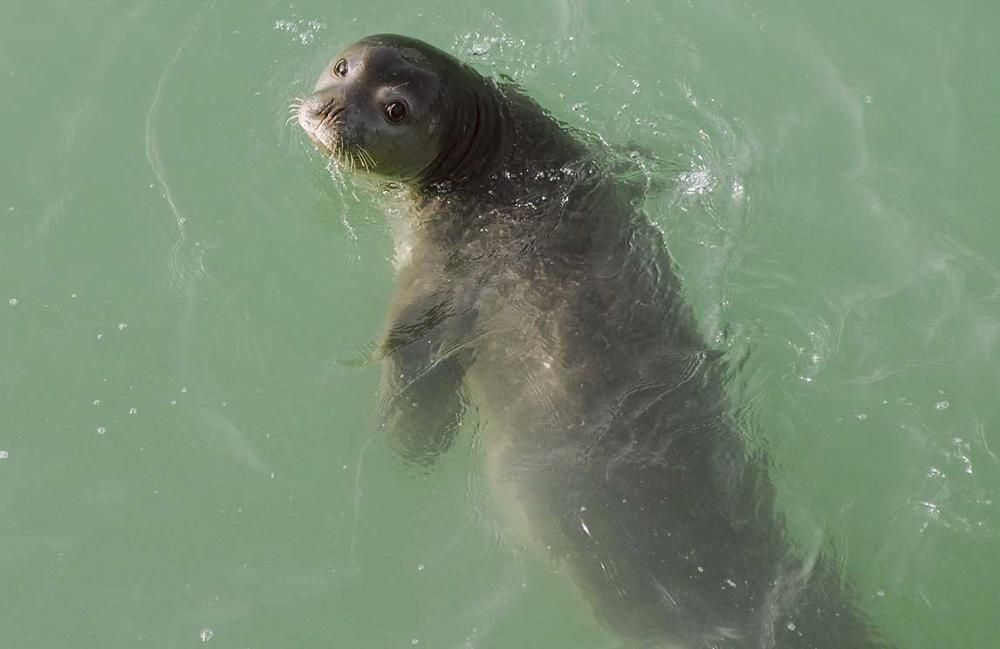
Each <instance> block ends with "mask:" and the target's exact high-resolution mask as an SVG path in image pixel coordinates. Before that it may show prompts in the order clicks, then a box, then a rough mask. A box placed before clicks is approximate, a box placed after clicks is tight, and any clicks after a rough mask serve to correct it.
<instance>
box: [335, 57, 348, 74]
mask: <svg viewBox="0 0 1000 649" xmlns="http://www.w3.org/2000/svg"><path fill="white" fill-rule="evenodd" d="M346 74H347V59H340V60H339V61H337V62H336V63H334V64H333V76H335V77H343V76H345V75H346Z"/></svg>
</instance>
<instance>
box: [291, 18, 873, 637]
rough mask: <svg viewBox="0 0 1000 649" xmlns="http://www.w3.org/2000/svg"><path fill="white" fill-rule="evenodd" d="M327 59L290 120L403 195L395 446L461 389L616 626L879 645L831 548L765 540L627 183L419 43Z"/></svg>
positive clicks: (391, 42)
mask: <svg viewBox="0 0 1000 649" xmlns="http://www.w3.org/2000/svg"><path fill="white" fill-rule="evenodd" d="M341 58H342V59H343V61H344V67H343V68H342V70H343V69H347V68H348V67H349V69H350V70H353V71H354V75H355V76H354V77H353V78H351V76H350V72H348V73H347V74H346V75H344V76H343V78H335V75H333V76H331V75H330V74H328V73H324V76H323V77H321V79H320V82H319V83H318V84H317V87H316V91H315V94H314V95H312V96H311V97H309V98H307V99H306V101H305V102H304V103H303V107H302V108H301V109H300V120H301V121H302V123H303V127H304V128H305V129H306V130H307V132H309V133H310V136H311V137H312V138H313V139H314V140H317V141H319V142H320V144H321V146H322V147H323V148H325V149H326V150H328V151H330V152H331V153H332V154H333V155H335V156H342V157H350V156H352V155H355V153H354V152H355V151H356V150H359V149H357V147H363V148H364V149H365V150H366V151H368V153H369V155H371V156H372V157H373V160H372V162H373V163H374V164H373V165H372V167H371V169H372V171H373V172H374V173H375V174H382V175H384V176H385V177H387V178H391V179H394V180H397V181H401V182H403V183H404V184H405V185H406V186H407V187H408V191H409V196H410V198H411V200H412V205H411V210H410V215H409V226H410V229H411V230H412V240H411V241H410V242H409V245H410V256H409V258H408V260H407V261H406V263H405V264H403V265H402V267H401V268H400V269H399V276H398V285H397V288H396V292H395V295H394V297H393V299H392V302H391V305H390V310H389V318H388V327H387V334H386V336H385V339H384V342H383V343H382V345H381V348H380V354H381V357H382V361H383V363H384V372H383V385H382V390H383V395H384V397H383V407H382V412H381V414H382V420H381V421H382V425H383V426H384V427H385V430H386V431H387V432H388V434H389V436H390V439H391V440H392V443H393V444H394V446H395V447H396V448H397V449H398V450H399V452H400V453H401V454H403V456H404V457H406V458H407V459H409V460H410V461H412V462H414V463H417V464H421V465H429V464H431V463H432V462H433V461H434V459H435V457H437V456H438V455H439V454H440V453H442V452H444V451H445V450H446V449H447V448H448V447H449V445H450V444H451V443H452V441H453V439H454V437H455V434H456V431H457V430H458V427H459V423H460V422H461V419H462V416H463V412H464V410H465V409H466V408H467V407H469V406H470V405H471V407H472V408H475V409H476V411H477V412H478V415H479V418H480V424H481V425H480V429H479V431H478V434H479V435H481V436H482V438H483V439H482V445H483V448H484V455H485V464H486V467H487V471H488V473H489V477H490V484H491V485H492V487H493V490H494V493H495V495H496V497H497V500H498V502H500V503H501V504H502V505H503V507H504V509H505V511H507V513H508V514H509V519H510V521H511V522H512V524H514V525H517V526H518V527H520V528H521V533H522V534H523V536H524V538H525V539H526V540H527V541H528V542H529V543H531V544H533V545H535V546H536V547H538V548H541V549H542V551H543V552H547V553H549V554H550V555H551V557H552V558H553V559H554V560H555V561H557V562H559V563H560V564H561V565H562V566H564V567H565V568H567V569H568V572H569V573H570V574H571V575H572V577H573V580H574V581H575V583H576V584H577V585H578V586H579V587H580V588H581V589H582V592H583V593H584V594H585V596H586V598H587V599H588V601H589V602H590V603H591V604H592V605H593V608H594V611H595V613H596V614H597V615H598V617H600V618H601V619H602V620H603V621H604V622H605V624H606V625H607V626H608V627H609V628H611V629H612V630H614V631H615V632H616V633H618V634H619V635H621V636H622V637H623V638H625V639H626V640H627V641H628V642H630V643H632V644H635V645H637V646H641V647H667V646H669V647H688V648H692V649H693V648H709V647H719V648H722V647H734V648H735V647H739V648H751V647H754V648H757V647H781V648H784V649H791V648H803V649H805V648H814V649H846V648H853V649H861V648H876V647H886V646H887V645H886V644H884V643H883V642H882V641H881V640H879V639H878V638H877V636H876V635H875V634H874V633H873V632H872V630H871V629H870V627H869V624H868V622H867V621H866V619H865V617H864V616H863V615H862V614H861V613H860V612H859V611H858V610H857V608H856V607H855V605H854V604H853V600H852V597H851V595H850V593H849V592H848V589H847V588H846V587H845V586H844V585H843V584H842V582H841V579H840V577H839V575H838V574H837V570H836V569H835V566H834V564H833V563H832V562H831V561H829V560H827V559H825V558H823V557H822V556H813V557H810V558H808V559H804V558H803V557H801V556H799V555H798V554H797V553H796V552H795V550H794V549H793V548H792V545H791V544H790V542H789V541H788V540H787V539H786V538H785V534H784V531H783V526H782V524H781V521H780V518H779V517H778V516H777V515H776V513H775V511H774V503H773V501H774V498H773V493H772V487H771V484H770V482H769V480H768V477H767V475H766V471H765V461H764V458H763V457H761V456H760V455H759V454H753V453H751V452H750V450H749V449H748V447H747V446H746V444H745V443H744V441H743V439H742V438H741V436H740V434H739V433H738V431H737V430H736V429H735V427H734V425H733V422H732V421H731V419H730V417H729V416H728V415H727V408H726V404H725V397H724V395H723V390H722V379H723V376H722V375H723V373H724V372H726V368H725V366H724V363H723V361H722V359H721V358H720V357H719V355H718V354H717V353H714V352H712V351H711V350H709V349H708V348H707V347H706V345H705V344H704V342H703V340H702V339H701V337H700V335H699V333H698V331H697V329H696V327H695V323H694V319H693V318H692V316H691V313H690V311H689V309H688V307H687V306H686V305H685V303H684V301H683V299H682V296H681V293H680V283H679V281H678V278H677V276H676V275H675V273H674V271H673V268H672V265H671V261H670V259H669V257H668V254H667V252H666V249H665V247H664V242H663V238H662V236H661V234H660V232H659V231H658V230H657V229H656V228H654V227H653V226H652V225H651V224H650V223H649V221H648V220H647V218H646V216H645V215H644V214H643V212H642V206H641V203H642V198H643V187H642V186H641V184H640V183H635V182H629V181H628V180H626V179H625V178H624V177H623V176H622V174H619V173H616V169H615V163H614V161H613V158H612V157H609V156H608V155H606V153H601V152H600V151H598V150H597V148H595V147H593V146H590V145H588V144H587V142H586V139H585V138H584V137H583V136H581V135H579V134H574V133H573V132H572V131H571V130H570V129H568V128H566V127H564V126H563V125H561V124H559V123H558V122H557V121H556V120H555V119H553V118H552V117H551V116H550V115H548V114H547V113H546V112H545V111H544V110H542V109H541V108H540V107H539V106H538V105H537V104H535V103H534V102H533V101H532V100H531V99H529V98H528V97H526V96H525V95H524V94H523V93H521V92H520V91H519V90H518V89H516V88H515V87H513V85H511V84H507V83H501V82H495V81H493V80H491V79H487V78H484V77H482V76H480V75H479V74H478V73H477V72H475V71H474V70H472V69H471V68H469V67H467V66H465V65H464V64H462V63H461V62H459V61H457V60H456V59H454V58H453V57H451V56H450V55H448V54H446V53H444V52H442V51H440V50H437V49H435V48H433V47H431V46H429V45H427V44H425V43H422V42H420V41H417V40H413V39H410V38H405V37H401V36H392V35H378V36H373V37H369V38H366V39H364V40H362V41H360V42H359V43H357V44H355V45H352V46H351V47H349V48H348V49H347V50H345V53H344V54H343V55H342V56H341V57H340V58H338V59H337V61H340V59H341ZM393 89H400V90H399V92H410V93H412V95H411V96H410V97H405V96H401V97H396V95H394V93H395V92H397V90H393ZM390 101H406V102H409V103H412V104H414V107H413V108H412V109H410V110H411V113H409V115H412V119H411V120H410V122H409V123H408V124H399V125H391V124H388V125H387V123H383V122H385V121H386V120H384V119H383V120H382V121H381V122H380V121H379V120H380V119H382V111H383V110H384V108H383V105H387V104H386V102H390ZM334 104H336V105H340V106H342V107H343V108H342V110H341V112H340V113H339V115H340V116H341V118H342V119H341V120H340V121H337V120H334V121H333V122H330V121H329V120H328V121H327V123H326V125H325V126H323V127H322V128H321V127H318V126H317V123H318V122H317V119H318V116H319V115H320V114H321V112H317V111H321V109H323V108H324V107H326V109H329V107H330V106H331V105H334ZM358 106H360V108H358ZM352 120H353V121H352ZM323 128H327V129H331V130H332V131H333V132H332V133H327V132H324V131H323ZM407 128H408V129H410V130H409V131H405V132H404V130H403V129H407ZM379 138H383V139H384V140H385V141H383V142H379ZM331 142H332V143H334V144H335V145H336V146H333V147H330V146H328V145H329V143H331ZM338 147H339V148H338ZM407 147H411V148H412V147H415V148H416V149H418V150H408V149H407ZM373 149H377V150H378V153H375V151H373ZM394 156H398V157H394Z"/></svg>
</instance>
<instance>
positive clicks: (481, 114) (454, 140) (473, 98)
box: [413, 69, 512, 190]
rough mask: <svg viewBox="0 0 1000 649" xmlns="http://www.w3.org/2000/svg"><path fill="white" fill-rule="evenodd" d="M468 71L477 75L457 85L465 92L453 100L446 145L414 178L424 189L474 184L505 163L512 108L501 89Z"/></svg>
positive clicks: (508, 146) (447, 125)
mask: <svg viewBox="0 0 1000 649" xmlns="http://www.w3.org/2000/svg"><path fill="white" fill-rule="evenodd" d="M465 72H466V73H467V74H468V75H470V76H474V77H476V78H474V79H470V80H469V81H468V82H467V83H463V84H456V86H458V87H459V88H461V93H462V94H461V95H460V96H458V97H454V98H453V101H451V102H450V109H451V110H450V111H449V112H448V115H447V122H446V128H448V133H447V135H446V136H445V142H446V146H444V147H443V148H442V150H441V152H440V153H439V154H438V156H437V157H436V158H434V160H432V161H431V163H430V164H429V165H428V166H427V167H426V168H425V169H424V170H423V171H422V172H421V173H420V174H419V176H418V177H417V178H416V179H414V183H413V184H414V185H416V186H417V187H418V188H420V189H422V190H426V189H427V188H430V187H433V186H435V185H441V184H447V185H448V186H450V187H452V188H456V187H458V186H472V185H474V184H476V183H478V182H482V181H483V180H485V179H486V178H488V177H489V176H490V175H491V174H492V173H493V172H494V171H495V170H496V169H497V168H499V167H501V166H502V165H503V164H504V160H505V159H506V157H507V156H508V155H509V153H510V148H511V144H512V138H511V137H509V135H508V133H507V132H506V131H505V127H508V126H509V122H510V121H511V120H510V109H509V106H508V104H507V102H506V100H505V98H504V97H503V95H502V93H501V92H500V89H499V88H497V86H496V85H495V84H494V83H493V82H492V81H491V80H487V79H484V78H482V77H480V76H479V74H478V73H477V72H475V71H473V70H471V69H466V70H465Z"/></svg>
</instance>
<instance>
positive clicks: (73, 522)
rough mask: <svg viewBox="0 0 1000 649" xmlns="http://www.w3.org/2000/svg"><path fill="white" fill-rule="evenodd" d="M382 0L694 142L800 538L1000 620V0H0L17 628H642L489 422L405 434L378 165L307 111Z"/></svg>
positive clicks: (701, 279)
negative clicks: (608, 605)
mask: <svg viewBox="0 0 1000 649" xmlns="http://www.w3.org/2000/svg"><path fill="white" fill-rule="evenodd" d="M377 31H395V32H400V33H406V34H410V35H414V36H418V37H420V38H423V39H425V40H428V41H431V42H433V43H436V44H438V45H439V46H441V47H443V48H445V49H447V50H449V51H451V52H453V53H454V54H456V55H458V56H460V57H462V58H465V59H467V60H470V61H472V62H473V64H474V65H475V66H476V67H477V68H479V69H480V70H482V71H484V72H487V73H492V74H506V75H509V76H511V77H513V78H514V79H515V80H516V81H518V83H520V84H521V85H522V86H523V87H524V88H525V89H526V91H527V92H528V93H529V94H531V95H532V96H533V97H535V98H536V99H537V100H538V101H539V102H540V103H541V104H543V105H544V106H546V107H547V108H549V109H550V110H551V111H552V112H553V113H554V114H555V115H557V116H558V117H559V118H561V119H563V120H565V121H566V122H567V123H569V124H570V125H572V126H574V127H578V128H580V129H584V130H586V131H589V132H591V133H595V134H597V135H599V136H601V137H602V138H603V139H604V140H606V141H607V142H609V143H612V144H615V143H618V144H634V145H638V146H642V147H645V148H648V149H650V150H652V151H655V152H656V153H657V154H658V155H659V156H660V157H661V158H662V159H663V160H668V161H669V165H668V167H669V169H668V175H669V177H670V178H671V182H670V183H669V187H668V188H667V190H666V191H664V192H661V193H659V194H657V195H655V196H653V197H652V198H651V199H650V200H649V202H648V204H647V211H648V212H649V213H650V215H651V217H652V218H653V219H654V220H655V222H656V223H657V224H658V225H659V226H660V227H661V228H662V229H663V231H664V233H665V234H666V236H667V238H668V240H669V245H670V249H671V252H672V254H673V256H674V258H675V260H676V261H677V263H678V269H679V272H680V274H681V275H682V277H683V280H684V282H685V291H686V295H687V298H688V300H689V302H690V303H691V304H692V306H693V307H694V309H695V312H696V314H697V316H698V319H699V322H700V327H701V329H702V331H703V333H704V335H705V337H706V338H707V339H709V340H711V341H713V343H714V345H715V346H716V347H718V348H720V349H723V350H725V351H726V353H727V355H728V356H729V357H730V358H731V359H733V360H734V365H735V366H737V367H738V370H737V371H736V372H735V373H734V376H733V379H732V380H731V381H730V383H729V384H728V387H729V391H730V396H731V399H732V401H733V404H734V406H733V407H734V409H735V410H736V411H738V413H739V417H740V421H741V423H742V424H743V427H744V429H745V430H746V431H747V434H748V435H749V436H750V438H751V439H752V441H753V442H754V443H755V444H759V445H761V446H763V447H766V448H767V449H768V451H769V453H770V457H771V460H772V463H773V466H772V477H773V479H774V481H775V484H776V486H777V489H778V497H779V501H780V505H781V507H782V510H783V511H784V512H785V515H786V518H787V524H788V526H789V529H790V530H791V532H792V534H793V535H794V536H795V538H796V539H797V540H798V541H799V543H800V544H802V546H804V547H817V546H819V545H822V544H832V545H834V546H835V547H837V548H838V551H839V554H840V556H841V563H842V564H843V570H844V573H845V574H846V575H847V576H848V578H849V579H851V580H852V581H853V582H854V584H855V585H856V588H857V591H858V593H859V595H860V600H861V601H862V603H863V606H864V608H865V609H866V610H867V611H868V612H869V613H870V615H871V616H872V617H873V619H874V620H875V621H876V623H877V624H878V626H879V627H880V628H881V629H882V630H883V632H884V634H885V635H886V636H888V637H889V638H891V639H893V640H894V641H895V642H896V643H897V644H898V645H899V646H900V647H908V648H915V647H928V648H931V647H934V648H937V647H967V646H992V645H993V644H994V643H995V642H996V638H997V637H1000V625H998V623H997V622H996V620H995V615H994V614H993V609H994V608H995V606H994V604H995V602H996V601H998V599H1000V586H998V584H1000V568H998V567H997V557H998V552H1000V511H998V506H1000V505H998V504H997V497H998V492H1000V457H998V454H1000V406H998V405H997V399H996V393H997V387H998V385H1000V382H998V370H997V368H998V367H1000V349H998V345H997V343H998V341H1000V257H998V255H997V252H996V251H997V249H1000V227H998V226H997V225H996V224H995V222H994V221H995V219H994V216H995V212H996V205H997V204H998V203H1000V185H998V184H997V182H996V181H995V178H996V176H997V173H998V172H1000V163H998V162H997V151H998V150H1000V135H998V133H1000V123H998V117H997V115H998V113H997V110H996V106H997V105H998V103H1000V82H998V81H997V77H996V74H995V73H994V69H993V68H994V64H995V62H996V61H997V60H998V57H1000V10H998V9H997V8H996V7H994V6H993V5H992V4H990V3H986V2H974V1H972V0H968V1H965V2H960V3H957V4H956V3H952V4H939V5H938V6H935V7H916V6H913V5H912V3H902V2H898V1H895V0H890V1H888V2H880V3H876V4H875V5H871V4H870V3H862V2H851V3H847V4H844V3H832V4H831V3H821V2H815V1H810V2H806V3H801V2H800V3H791V2H779V1H776V0H768V1H762V2H751V3H736V2H725V1H721V0H712V1H709V2H702V3H687V2H661V1H657V0H644V1H633V2H621V3H598V2H589V3H586V2H578V1H574V0H553V1H549V2H542V3H538V2H534V3H532V2H520V1H516V2H510V3H507V4H506V5H504V6H503V7H497V6H490V4H489V3H482V2H472V3H465V4H462V5H455V4H454V3H451V2H420V3H417V4H413V3H410V4H407V5H405V6H402V5H398V4H396V5H394V4H392V3H389V2H386V1H385V0H380V1H379V2H373V3H361V4H359V5H350V4H348V3H339V4H337V3H334V4H331V3H329V2H312V1H310V2H299V3H295V4H294V5H289V4H288V3H286V2H275V3H237V2H232V1H226V0H215V1H210V2H204V1H198V2H196V1H193V0H191V1H185V2H155V1H153V0H140V1H136V2H117V3H97V2H53V1H50V2H44V3H27V2H13V3H8V4H7V5H6V6H5V7H4V8H2V9H0V79H2V80H3V81H2V83H3V86H2V92H0V124H2V126H0V134H2V143H3V145H4V147H3V148H4V151H5V154H4V155H3V156H2V157H0V334H2V336H0V411H2V413H3V418H2V422H0V538H2V539H3V540H4V542H3V544H2V548H3V549H2V551H0V584H2V586H0V638H2V643H3V644H4V645H5V646H6V645H9V646H17V647H45V648H48V647H60V646H69V645H72V646H77V647H102V648H105V647H134V646H137V645H143V646H155V647H161V646H162V647H175V646H176V647H182V646H195V645H199V644H202V643H208V644H209V645H210V646H219V647H241V648H242V647H272V646H275V647H283V646H289V647H291V646H296V647H319V646H338V647H364V648H368V647H371V648H381V647H409V646H420V647H462V646H470V647H479V648H494V647H495V648H508V647H515V646H523V647H527V648H529V649H530V648H532V647H574V648H587V647H593V648H595V649H596V648H598V647H608V646H613V644H614V639H613V638H611V637H610V636H608V635H607V634H605V633H604V632H603V631H602V630H601V629H600V628H599V627H598V626H597V625H596V623H595V622H594V621H593V620H592V618H591V616H590V613H589V611H588V610H587V608H586V606H585V605H584V604H582V603H581V602H580V601H578V600H577V599H576V596H575V595H574V594H573V592H572V591H571V589H569V588H567V587H566V585H565V583H564V580H563V577H561V576H560V575H558V574H554V572H553V570H552V569H551V567H550V566H548V565H546V564H545V563H544V562H542V561H540V560H538V559H537V558H534V557H532V556H531V555H529V554H526V553H524V552H522V551H520V550H519V548H518V547H517V546H516V544H514V543H512V542H511V541H510V540H508V539H507V537H506V536H505V535H504V533H503V530H502V528H501V527H499V526H498V523H497V521H496V520H495V519H494V518H493V513H492V511H491V510H490V508H489V507H488V506H487V504H486V503H488V496H487V494H486V493H485V484H484V478H483V475H482V468H481V465H480V462H479V457H478V451H477V449H476V448H475V445H474V444H468V443H467V444H464V445H459V446H458V447H457V448H455V449H453V450H452V451H451V452H450V453H449V455H448V456H447V457H446V458H444V461H443V462H442V463H441V465H440V466H439V467H437V469H436V470H435V471H434V472H431V473H428V474H418V473H415V472H413V471H412V470H411V469H409V468H407V467H406V466H405V465H403V464H402V463H400V462H399V461H398V460H396V459H395V458H394V457H393V455H392V453H391V451H390V450H389V449H388V448H387V447H386V446H385V445H384V444H383V443H382V440H380V439H379V438H377V437H374V431H373V426H372V423H373V415H372V413H373V408H374V404H375V390H376V387H377V382H378V369H377V367H375V366H373V365H369V364H366V363H364V362H363V361H362V359H364V358H365V356H366V350H367V349H369V348H370V345H371V343H372V341H373V340H374V339H375V337H376V336H377V333H378V331H379V327H380V326H381V323H382V317H383V311H384V308H385V304H386V301H387V299H388V295H389V292H390V290H391V287H392V281H393V279H392V268H391V264H390V259H391V257H392V245H391V239H390V232H389V226H388V225H387V224H386V222H385V219H384V216H383V213H382V206H381V204H382V203H383V202H384V201H382V200H380V199H379V197H377V196H373V195H372V194H373V192H372V190H371V188H369V187H366V186H363V185H359V184H358V183H356V182H355V181H354V180H353V179H352V178H350V177H340V178H331V176H330V172H329V171H328V170H327V168H326V166H325V165H324V161H323V160H322V159H321V158H320V157H319V156H318V155H317V154H316V153H314V152H313V151H312V148H311V146H310V145H309V143H308V142H307V141H306V139H305V138H304V137H303V136H302V134H301V132H300V131H299V130H298V129H297V128H295V127H294V126H286V125H285V118H286V116H287V113H286V107H287V104H288V101H289V100H290V99H291V97H293V96H295V95H299V94H303V93H304V92H306V91H307V90H308V89H309V87H311V84H312V81H313V79H314V77H315V75H316V74H317V72H318V70H319V67H320V66H321V65H323V64H324V63H325V62H326V60H327V59H328V58H329V57H330V56H331V54H332V53H333V52H334V51H336V50H337V49H338V48H339V47H340V46H341V45H343V44H344V43H347V42H350V41H353V40H356V39H357V38H358V37H360V36H362V35H364V34H368V33H372V32H377ZM375 199H378V200H375Z"/></svg>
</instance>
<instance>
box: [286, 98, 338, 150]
mask: <svg viewBox="0 0 1000 649" xmlns="http://www.w3.org/2000/svg"><path fill="white" fill-rule="evenodd" d="M316 104H317V102H316V101H315V100H312V99H311V98H308V99H306V100H305V101H303V102H302V103H301V104H300V105H299V108H298V121H299V126H301V127H302V130H303V131H305V132H306V135H308V136H309V139H310V140H312V141H313V143H314V144H316V146H317V148H319V149H320V150H321V151H323V153H325V154H326V155H328V156H332V155H334V154H336V153H337V152H338V151H339V150H340V149H341V148H342V147H341V142H340V140H341V137H340V134H339V129H338V128H337V126H338V124H339V120H338V119H337V118H338V117H339V116H340V114H341V113H343V112H344V108H345V106H344V105H343V104H339V103H338V102H337V100H336V99H329V100H327V101H326V102H324V103H322V104H320V105H319V106H318V107H317V105H316Z"/></svg>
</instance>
